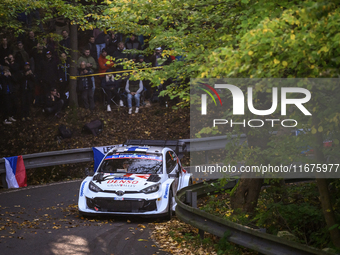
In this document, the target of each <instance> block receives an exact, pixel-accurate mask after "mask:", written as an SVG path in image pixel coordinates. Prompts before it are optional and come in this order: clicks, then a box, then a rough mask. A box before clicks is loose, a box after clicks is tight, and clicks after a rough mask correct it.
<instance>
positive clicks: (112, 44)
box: [106, 32, 119, 56]
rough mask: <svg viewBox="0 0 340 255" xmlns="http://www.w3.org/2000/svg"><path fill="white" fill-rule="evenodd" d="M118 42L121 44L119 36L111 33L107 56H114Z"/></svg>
mask: <svg viewBox="0 0 340 255" xmlns="http://www.w3.org/2000/svg"><path fill="white" fill-rule="evenodd" d="M118 42H119V40H118V35H117V34H115V33H114V32H111V33H109V40H108V44H107V45H106V49H107V54H109V55H110V56H113V54H114V52H115V51H116V50H117V48H118Z"/></svg>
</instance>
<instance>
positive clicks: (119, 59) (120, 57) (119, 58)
mask: <svg viewBox="0 0 340 255" xmlns="http://www.w3.org/2000/svg"><path fill="white" fill-rule="evenodd" d="M124 50H125V46H124V43H123V42H119V43H118V49H117V50H116V51H115V53H114V54H113V58H114V61H115V68H116V71H123V70H124V66H123V65H122V63H123V62H125V61H127V60H128V59H129V57H128V54H127V53H125V52H124ZM118 75H120V78H118V79H116V88H120V87H123V88H124V87H125V85H123V84H124V81H125V78H124V75H123V74H118ZM119 104H120V106H124V104H123V101H122V100H120V101H119Z"/></svg>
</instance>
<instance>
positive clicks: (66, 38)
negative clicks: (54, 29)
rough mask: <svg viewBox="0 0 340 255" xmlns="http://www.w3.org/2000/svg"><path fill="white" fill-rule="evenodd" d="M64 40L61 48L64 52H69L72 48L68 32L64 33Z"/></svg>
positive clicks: (61, 42) (64, 31)
mask: <svg viewBox="0 0 340 255" xmlns="http://www.w3.org/2000/svg"><path fill="white" fill-rule="evenodd" d="M62 36H63V39H62V40H61V41H60V42H59V44H60V47H62V49H61V50H62V51H67V50H69V49H70V48H71V41H70V37H69V36H68V32H67V31H66V30H63V31H62Z"/></svg>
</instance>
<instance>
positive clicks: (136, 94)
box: [125, 79, 143, 114]
mask: <svg viewBox="0 0 340 255" xmlns="http://www.w3.org/2000/svg"><path fill="white" fill-rule="evenodd" d="M125 91H126V92H127V93H128V95H127V102H128V107H129V114H131V113H132V98H135V101H136V110H135V113H138V111H139V104H140V94H141V93H142V92H143V82H142V81H141V80H139V81H138V80H137V81H132V80H130V79H128V80H127V81H126V86H125Z"/></svg>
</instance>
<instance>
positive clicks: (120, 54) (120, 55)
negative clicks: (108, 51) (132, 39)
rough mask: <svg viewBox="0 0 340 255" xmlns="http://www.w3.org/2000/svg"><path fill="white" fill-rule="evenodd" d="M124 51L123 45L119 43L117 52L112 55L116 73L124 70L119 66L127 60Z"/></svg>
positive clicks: (127, 57)
mask: <svg viewBox="0 0 340 255" xmlns="http://www.w3.org/2000/svg"><path fill="white" fill-rule="evenodd" d="M124 50H125V46H124V43H123V42H119V43H118V48H117V50H116V51H115V52H114V53H113V57H114V61H115V63H116V65H115V68H116V71H122V70H124V67H123V65H121V63H122V62H124V61H127V60H128V59H129V56H128V54H127V53H125V52H124Z"/></svg>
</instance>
